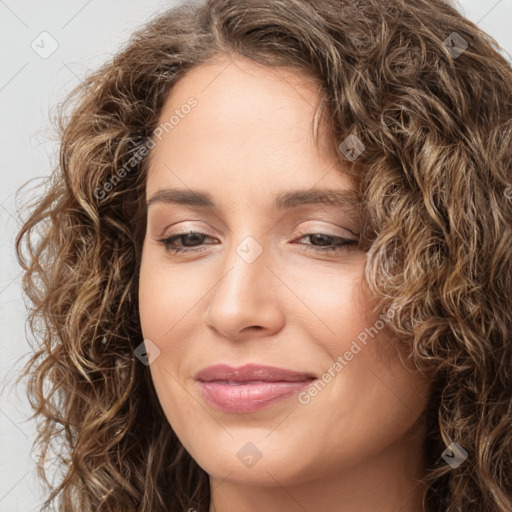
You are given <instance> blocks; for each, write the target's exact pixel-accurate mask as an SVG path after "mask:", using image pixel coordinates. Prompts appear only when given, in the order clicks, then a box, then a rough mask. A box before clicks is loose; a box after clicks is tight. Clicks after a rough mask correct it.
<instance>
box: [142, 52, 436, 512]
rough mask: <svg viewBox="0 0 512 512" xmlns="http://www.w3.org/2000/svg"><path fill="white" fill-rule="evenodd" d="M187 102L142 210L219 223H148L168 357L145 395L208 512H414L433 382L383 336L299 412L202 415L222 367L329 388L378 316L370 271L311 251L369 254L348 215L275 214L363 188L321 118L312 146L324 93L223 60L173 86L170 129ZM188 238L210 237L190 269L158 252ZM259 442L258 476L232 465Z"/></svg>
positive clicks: (157, 338)
mask: <svg viewBox="0 0 512 512" xmlns="http://www.w3.org/2000/svg"><path fill="white" fill-rule="evenodd" d="M191 96H193V97H194V98H196V99H197V102H198V103H197V106H196V107H195V108H194V109H192V110H191V112H190V113H189V114H188V115H186V116H183V118H182V119H180V121H179V123H178V124H176V125H175V126H174V128H173V129H172V130H170V131H169V133H167V134H165V135H164V137H162V139H161V140H158V142H157V145H156V146H155V147H154V148H153V149H152V151H151V161H150V162H151V164H150V167H149V171H148V177H147V185H146V198H147V199H149V198H151V197H153V195H154V194H155V192H157V191H158V190H161V189H164V188H168V187H173V188H180V189H185V190H188V189H192V190H197V191H201V192H209V193H210V194H211V195H212V197H213V199H214V201H215V204H216V207H215V208H212V207H209V208H205V207H192V206H186V205H180V204H172V203H168V202H165V201H160V202H153V203H152V204H151V205H150V206H149V207H148V216H147V228H146V236H145V240H144V245H143V252H142V262H141V272H140V286H139V301H140V321H141V326H142V331H143V335H144V338H145V339H149V340H151V343H153V344H154V345H155V346H156V347H158V350H159V353H158V355H157V357H155V359H154V360H153V361H152V363H151V364H150V372H151V378H152V379H153V382H154V385H155V389H156V391H157V394H158V398H159V400H160V402H161V404H162V407H163V410H164V412H165V414H166V417H167V419H168V421H169V423H170V425H171V426H172V428H173V429H174V431H175V432H176V434H177V435H178V437H179V439H180V440H181V442H182V443H183V445H184V446H185V448H186V449H187V450H188V451H189V453H190V454H191V455H192V457H193V458H194V459H195V460H196V461H197V463H198V464H199V465H200V466H201V467H202V468H203V469H204V470H205V471H206V472H207V473H208V474H209V476H210V484H211V489H212V502H211V505H210V512H214V511H216V512H232V511H237V512H253V511H254V512H255V511H261V510H265V511H267V512H274V511H276V512H277V511H278V510H279V511H280V512H283V511H288V512H295V511H297V512H299V511H304V510H308V511H313V510H322V511H323V512H331V511H332V512H334V511H336V512H356V511H357V512H366V511H368V512H370V511H371V512H374V511H375V510H379V511H381V512H387V511H389V512H391V511H392V512H396V511H398V510H400V511H401V512H420V511H421V510H422V506H421V492H422V490H423V487H422V484H421V483H419V482H418V479H419V478H421V476H422V475H423V473H422V471H423V470H422V465H421V459H420V457H421V446H420V444H421V442H422V439H423V436H424V425H423V421H422V416H421V414H422V412H423V411H424V409H425V405H426V400H427V398H428V390H429V382H428V381H427V379H425V378H424V377H422V376H420V375H419V374H418V373H416V372H414V371H412V369H411V368H405V367H404V365H403V364H402V362H401V361H400V357H399V355H398V353H397V351H396V350H395V349H394V348H393V347H394V345H393V344H392V339H391V338H390V336H388V335H387V334H386V328H384V329H381V330H379V331H378V333H377V334H374V335H373V337H369V338H368V341H367V344H366V345H362V344H361V343H359V345H360V346H361V347H362V348H361V350H360V351H358V353H357V354H355V355H354V356H353V358H352V359H351V360H350V361H346V362H347V364H346V365H344V366H343V369H342V370H341V371H339V372H338V373H336V376H335V377H334V378H332V379H331V381H330V382H329V383H328V384H327V385H325V387H324V388H323V389H321V391H320V392H318V394H317V395H316V396H315V397H313V398H312V399H311V400H310V402H309V403H307V404H303V403H300V402H299V400H298V399H297V396H294V397H291V398H288V399H286V400H283V401H281V402H278V403H275V404H273V405H271V406H269V407H267V408H264V409H260V410H259V411H256V412H251V413H238V414H237V413H228V412H222V411H219V410H217V409H215V408H213V407H211V406H210V405H209V404H208V403H207V402H205V400H204V399H203V398H202V396H201V394H200V392H199V389H198V387H197V383H196V382H195V380H194V375H195V374H196V373H197V372H198V371H199V370H201V369H203V368H205V367H207V366H210V365H213V364H217V363H227V364H231V365H232V366H239V365H243V364H246V363H249V362H255V363H261V364H267V365H272V366H277V367H282V368H286V369H290V370H296V371H309V372H313V373H314V374H315V375H317V376H321V375H322V374H323V373H324V372H326V371H327V370H328V369H329V368H330V367H332V365H333V363H334V362H335V361H336V358H337V357H338V356H340V355H341V356H342V357H343V354H345V353H346V352H347V351H348V350H349V349H350V347H351V343H352V342H353V341H354V340H357V337H358V335H360V333H361V332H363V331H364V330H365V329H366V328H368V327H370V326H374V325H375V322H376V320H378V318H379V317H378V316H377V315H376V314H372V313H371V311H370V308H369V304H370V297H369V295H368V293H367V288H366V287H365V283H364V279H363V276H364V267H365V261H366V254H365V253H363V252H361V251H359V250H357V249H354V248H352V249H350V248H347V247H345V248H343V249H342V250H340V251H338V252H335V253H323V254H322V253H321V252H318V253H317V252H315V248H316V249H318V248H319V247H320V248H321V246H322V242H321V241H320V242H318V241H316V240H315V238H314V237H313V238H311V237H308V236H307V234H311V233H320V234H326V235H329V236H333V237H343V238H350V239H352V240H357V235H358V233H359V229H360V226H361V219H360V218H359V217H358V216H357V215H355V214H354V210H349V209H347V208H345V207H343V206H340V205H322V204H309V205H300V206H298V207H295V208H290V209H288V210H278V209H273V208H272V205H271V202H272V199H273V197H274V196H275V195H276V194H278V193H280V192H285V191H290V190H296V189H311V188H314V189H317V188H328V189H336V190H348V189H352V188H353V184H352V183H351V181H350V180H349V179H348V177H347V176H346V175H344V174H343V168H342V166H341V164H340V160H339V158H338V155H337V154H336V150H335V148H336V146H337V144H338V143H339V142H341V141H334V140H333V137H332V136H331V135H330V134H329V131H328V129H327V125H326V124H325V121H324V119H322V124H321V125H320V131H319V144H318V145H317V144H316V143H315V140H314V138H313V133H312V118H313V112H314V108H315V106H316V105H317V104H318V102H319V99H320V94H319V90H318V84H316V83H315V82H314V81H313V80H312V79H310V78H308V77H306V76H303V75H301V74H299V73H297V71H293V70H289V69H283V68H272V69H271V68H268V67H263V66H260V65H258V64H255V63H253V62H251V61H249V60H246V59H244V58H241V57H239V58H234V59H232V60H228V58H226V57H223V58H222V59H219V60H218V61H214V62H210V63H208V64H203V65H201V66H199V67H197V68H195V69H193V70H191V71H190V72H189V73H188V74H187V75H186V76H185V77H183V78H182V79H181V80H180V82H178V84H177V86H176V87H175V88H174V90H173V91H172V92H171V94H170V96H169V98H168V99H167V101H166V104H165V107H164V109H163V112H162V115H161V120H162V122H164V121H165V120H167V119H169V117H170V116H171V115H172V114H173V112H174V110H175V109H180V108H181V107H182V106H183V105H184V104H186V103H187V100H188V99H189V98H190V97H191ZM189 229H191V230H193V231H198V232H205V233H207V235H208V236H207V237H203V238H201V237H199V238H197V239H195V241H194V239H192V242H190V239H186V237H185V240H184V239H183V237H182V238H178V239H176V240H175V241H174V245H175V246H178V247H182V248H183V247H184V246H185V244H186V243H187V241H188V242H189V244H188V246H185V247H186V248H188V249H191V252H190V253H189V254H188V255H183V254H180V253H178V254H176V255H174V254H172V253H170V252H167V251H166V249H165V247H164V246H163V245H162V244H161V243H160V242H159V240H160V239H162V238H167V237H169V236H171V235H175V234H177V233H183V232H186V231H187V230H189ZM248 236H251V237H253V239H254V240H255V242H256V243H253V245H251V246H250V251H255V250H256V249H255V247H258V245H259V247H260V248H261V251H262V252H261V254H260V255H259V256H258V257H257V258H256V259H255V260H254V261H252V262H250V263H249V262H247V261H246V260H245V259H244V258H242V257H241V256H239V254H238V253H237V247H238V246H239V245H240V243H241V242H242V241H243V240H244V239H245V238H246V237H248ZM324 243H325V242H324ZM327 243H328V244H330V245H331V246H332V245H333V244H334V245H335V244H336V239H335V240H334V241H333V240H332V239H328V242H327ZM194 244H195V245H194ZM306 246H310V250H306V249H304V248H305V247H306ZM198 249H199V250H198ZM194 250H196V251H197V252H195V253H194V252H193V251H194ZM252 254H254V253H252ZM403 356H404V357H403V358H402V359H404V360H405V359H406V358H405V354H403ZM248 442H251V443H252V444H253V445H254V446H255V447H256V448H257V450H258V451H259V453H260V454H261V458H260V459H259V460H258V461H257V462H256V463H255V464H254V465H252V466H251V467H247V466H246V465H244V464H243V463H242V462H241V460H240V459H239V457H237V453H238V452H239V451H240V449H241V448H242V447H244V445H246V444H247V443H248Z"/></svg>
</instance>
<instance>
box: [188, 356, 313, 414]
mask: <svg viewBox="0 0 512 512" xmlns="http://www.w3.org/2000/svg"><path fill="white" fill-rule="evenodd" d="M195 378H196V381H197V384H198V386H199V388H200V391H201V394H202V396H203V398H204V399H205V400H206V401H207V403H208V404H210V405H211V406H213V407H215V408H216V409H219V410H221V411H224V412H230V413H248V412H254V411H257V410H259V409H261V408H264V407H267V406H269V405H271V404H273V403H275V402H278V401H281V400H284V399H285V398H289V397H291V396H293V395H295V394H297V393H299V392H300V391H301V390H303V389H304V388H305V387H307V386H309V385H310V384H311V382H312V381H313V380H315V379H316V377H315V376H314V375H313V374H311V373H307V372H296V371H291V370H285V369H283V368H276V367H273V366H260V365H256V364H248V365H245V366H242V367H239V368H233V367H231V366H228V365H223V364H222V365H215V366H210V367H208V368H205V369H204V370H201V371H200V372H199V373H198V374H197V375H196V377H195Z"/></svg>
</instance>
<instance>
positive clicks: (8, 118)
mask: <svg viewBox="0 0 512 512" xmlns="http://www.w3.org/2000/svg"><path fill="white" fill-rule="evenodd" d="M177 3H180V2H179V1H177V0H175V1H171V0H167V1H165V0H139V1H136V0H103V1H99V0H88V1H87V0H73V1H69V0H68V1H64V0H48V1H45V2H43V1H37V0H30V1H26V0H25V1H24V0H5V1H4V0H0V45H1V46H0V48H1V50H0V51H1V59H0V119H1V120H2V122H1V123H0V155H1V164H0V173H1V174H0V177H1V181H0V237H1V238H0V239H1V244H0V326H1V333H2V335H1V338H0V353H1V357H0V381H1V382H0V386H1V385H3V384H4V381H5V382H6V384H5V385H6V387H5V390H4V392H3V393H2V394H1V395H0V454H1V457H0V512H17V511H23V512H28V511H31V510H39V507H38V505H39V503H40V502H41V501H42V498H43V494H42V492H41V490H38V489H40V488H39V487H38V483H37V479H36V474H35V467H36V466H35V464H36V463H35V461H34V460H33V459H32V457H31V443H32V441H33V439H34V438H35V424H34V423H33V421H30V420H27V418H28V417H29V416H30V415H31V413H32V411H31V409H30V406H29V404H28V401H27V398H26V396H25V394H24V392H23V387H22V385H20V386H19V387H18V389H16V388H15V387H14V386H13V384H12V381H13V379H14V378H15V376H16V375H17V371H18V370H19V369H20V368H21V364H18V366H17V367H15V366H14V363H15V361H16V360H18V359H19V357H20V356H22V355H24V354H28V353H29V351H30V346H29V344H28V342H27V340H26V333H25V306H24V303H23V299H22V295H21V287H20V284H21V271H20V268H19V267H18V264H17V262H16V259H15V255H14V250H13V247H14V245H13V244H14V237H15V234H16V232H17V230H18V228H19V226H18V222H17V215H16V207H15V202H14V199H15V197H14V194H15V191H16V190H17V189H18V187H19V186H20V185H21V184H22V183H24V182H26V181H27V180H29V179H31V178H34V177H40V176H46V175H48V174H49V172H50V169H51V168H52V167H53V166H54V165H55V162H56V161H57V147H58V146H57V141H55V140H54V136H55V135H54V133H53V132H52V130H51V127H50V124H49V113H50V111H51V110H52V109H53V108H54V107H55V105H56V104H57V102H58V101H60V100H61V99H62V98H63V97H64V96H65V94H66V93H67V92H69V91H70V90H71V88H72V87H73V86H74V85H76V84H77V83H78V81H79V80H81V79H82V78H83V76H84V75H85V74H86V73H87V72H88V70H92V69H95V68H96V67H98V66H99V65H100V64H102V63H103V62H104V61H105V60H107V59H110V58H112V56H113V55H114V53H115V52H116V51H117V49H118V48H119V47H120V45H121V44H122V43H124V42H125V41H126V40H127V39H128V37H129V35H130V34H131V33H132V32H133V30H134V29H136V28H137V27H139V26H141V25H142V24H143V23H144V22H145V21H147V20H148V19H149V18H150V17H151V16H152V15H154V14H156V13H157V12H159V11H162V10H165V9H167V8H169V7H172V6H173V5H175V4H177ZM458 6H459V9H460V11H461V12H462V13H463V14H465V15H466V16H467V17H468V18H469V19H471V20H472V21H474V22H476V23H477V24H478V25H479V26H480V27H481V28H482V29H483V30H485V31H486V32H487V33H489V34H490V35H491V36H493V37H494V38H495V39H496V40H497V41H498V42H499V43H500V45H501V46H502V47H503V54H504V55H505V56H507V58H509V59H510V57H509V54H510V55H512V33H511V31H510V23H511V22H512V0H459V1H458ZM42 32H48V33H49V34H50V35H51V37H49V36H46V35H41V33H42ZM41 40H42V41H41ZM53 40H54V41H56V43H55V42H54V41H53ZM33 41H35V42H34V43H33ZM52 44H53V45H55V44H58V47H57V49H56V50H55V51H54V52H53V53H52V54H51V55H50V56H47V55H45V53H44V52H49V51H50V50H51V49H52V46H51V45H52ZM32 45H34V46H35V47H36V48H37V51H36V50H34V49H33V48H32ZM38 52H39V53H38ZM43 57H46V58H43ZM34 183H36V182H34ZM8 372H9V373H8Z"/></svg>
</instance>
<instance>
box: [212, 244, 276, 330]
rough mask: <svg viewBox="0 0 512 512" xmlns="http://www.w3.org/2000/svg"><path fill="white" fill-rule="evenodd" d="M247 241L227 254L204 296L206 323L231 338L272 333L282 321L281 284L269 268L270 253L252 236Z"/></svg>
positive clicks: (273, 270)
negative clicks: (211, 285)
mask: <svg viewBox="0 0 512 512" xmlns="http://www.w3.org/2000/svg"><path fill="white" fill-rule="evenodd" d="M246 240H247V241H246V243H245V244H244V242H242V243H240V244H239V245H238V246H237V247H235V248H233V249H230V251H229V254H228V253H227V254H228V256H226V259H225V262H224V264H223V265H219V269H220V270H219V276H218V279H217V280H216V283H217V284H216V285H214V287H213V288H212V290H211V291H210V293H209V294H208V295H207V297H206V300H207V301H208V307H207V310H206V324H207V326H208V327H209V328H210V329H213V330H214V331H215V332H216V334H217V335H221V336H224V337H226V338H229V339H232V340H243V339H249V338H261V337H268V336H272V335H275V334H276V333H278V332H279V331H280V330H281V329H282V328H283V325H284V320H285V314H284V309H283V308H284V304H283V302H282V301H281V294H282V293H283V290H282V287H283V284H282V283H281V281H280V280H279V279H278V278H277V277H276V272H275V269H272V268H271V267H272V263H271V257H270V254H269V252H268V251H265V250H263V247H262V244H259V243H258V242H257V241H255V239H253V238H252V237H247V239H246ZM284 299H285V300H286V297H284Z"/></svg>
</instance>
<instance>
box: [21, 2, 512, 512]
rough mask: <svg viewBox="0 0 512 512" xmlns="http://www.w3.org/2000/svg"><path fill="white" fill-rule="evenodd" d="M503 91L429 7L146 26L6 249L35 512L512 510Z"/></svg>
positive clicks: (66, 137) (232, 13)
mask: <svg viewBox="0 0 512 512" xmlns="http://www.w3.org/2000/svg"><path fill="white" fill-rule="evenodd" d="M511 92H512V70H511V68H510V65H509V64H508V63H507V62H506V61H505V60H504V59H503V58H502V57H501V56H500V54H499V53H498V51H497V45H496V43H495V41H493V40H492V39H491V38H490V37H489V36H487V35H486V34H484V33H483V32H481V31H480V30H479V29H478V28H477V27H476V26H475V25H474V24H472V23H471V22H470V21H468V20H467V19H465V18H464V17H462V16H461V15H460V14H459V13H458V12H457V11H456V10H455V9H454V8H453V7H451V6H449V5H448V4H446V3H444V2H442V1H441V0H435V1H432V0H429V1H427V0H415V1H414V2H413V1H412V0H411V1H404V0H385V1H382V0H379V1H377V0H372V1H368V2H357V1H355V0H354V1H346V2H341V1H339V0H336V1H335V0H323V1H321V2H315V3H313V2H307V1H305V0H277V1H276V0H273V1H272V2H270V1H254V0H253V1H248V2H240V1H237V2H234V1H230V0H210V1H208V2H207V3H206V4H204V5H203V4H202V5H198V6H183V7H180V8H177V9H172V10H170V11H168V12H165V13H163V14H161V15H159V16H158V17H156V18H155V19H154V20H152V21H151V22H150V23H148V24H147V25H146V26H145V27H143V28H142V29H141V30H139V31H138V32H137V33H136V34H134V36H133V38H132V39H131V40H130V42H129V43H128V44H127V46H126V47H125V48H124V49H122V51H120V52H119V53H118V54H117V55H116V56H115V58H114V59H113V60H112V62H109V63H107V64H105V65H104V66H103V67H102V68H101V69H99V70H98V71H96V72H95V73H93V74H91V75H90V76H89V77H88V78H87V79H86V81H85V82H84V83H83V84H82V85H80V86H79V87H78V88H77V89H76V90H75V91H74V92H73V94H72V95H70V97H69V102H68V103H66V104H65V105H62V108H61V117H60V128H61V136H62V144H61V152H60V165H59V166H58V168H57V169H55V171H54V173H53V175H52V180H51V182H50V183H49V186H48V189H47V190H46V193H45V195H41V197H40V198H39V199H38V200H37V202H36V204H35V205H34V208H33V209H32V211H31V215H30V217H29V218H28V219H27V220H26V221H25V223H24V225H23V227H22V229H21V231H20V233H19V234H18V238H17V251H18V258H19V261H20V264H21V265H22V266H23V268H24V270H25V279H24V289H25V292H26V293H27V295H28V296H29V298H30V299H31V301H32V302H33V304H34V307H33V309H32V310H31V312H30V318H29V321H30V322H31V325H32V326H33V329H34V332H35V333H37V336H38V341H39V343H40V347H39V350H38V351H37V352H36V353H35V354H34V356H33V357H32V359H31V361H30V362H29V363H28V364H27V367H26V369H25V374H26V376H28V377H29V381H28V391H29V396H30V398H31V400H32V402H33V405H34V408H35V411H36V415H38V416H39V417H41V418H42V420H43V423H42V426H41V430H40V434H39V437H38V442H39V443H40V444H41V445H42V447H43V449H44V448H45V447H46V446H50V447H54V450H55V451H56V452H57V453H59V455H60V459H59V468H61V469H62V470H63V475H62V479H61V481H59V482H58V483H57V484H55V485H53V486H50V490H51V494H50V496H49V497H48V500H47V501H46V502H45V505H47V506H49V504H50V502H52V501H55V500H58V503H59V505H58V506H59V510H66V511H68V510H69V511H71V510H81V511H88V510H93V509H94V510H96V511H106V510H120V511H121V510H122V511H131V510H133V511H135V510H137V511H148V512H149V511H151V512H158V511H164V510H165V511H168V510H172V511H175V510H176V511H183V510H188V511H192V510H197V511H201V512H202V511H205V512H207V511H208V512H230V511H244V512H252V511H256V510H258V511H259V510H265V511H276V510H281V511H282V510H286V511H290V512H291V511H302V510H309V511H313V510H322V511H324V512H330V511H343V512H352V511H356V510H357V511H362V512H366V511H375V510H379V511H397V510H401V511H402V512H420V511H422V512H434V511H435V512H439V511H446V512H454V511H462V510H464V511H479V512H505V511H510V510H511V509H512V490H511V476H512V475H511V471H512V467H511V460H512V434H511V431H510V426H511V421H512V395H511V389H512V372H511V366H510V365H511V363H512V312H511V310H510V307H509V299H508V296H509V293H510V290H511V289H512V259H511V250H512V232H511V225H512V201H511V199H510V197H511V195H512V194H510V191H511V190H512V189H511V188H510V187H511V186H512V159H511V156H510V155H511V151H510V150H511V148H512V118H511V112H512V109H511V106H512V94H511ZM36 229H37V230H38V232H39V233H41V240H40V241H39V242H37V243H36V242H35V241H34V240H32V239H31V235H33V234H34V232H35V230H36ZM23 244H25V245H27V246H28V249H29V251H28V254H26V253H24V251H23ZM38 322H39V324H38ZM44 386H49V387H50V391H51V393H50V394H48V393H47V392H45V390H43V387H44ZM53 394H55V396H56V397H58V399H56V398H54V399H52V395H53ZM59 443H60V444H59ZM41 476H43V471H42V468H41Z"/></svg>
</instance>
